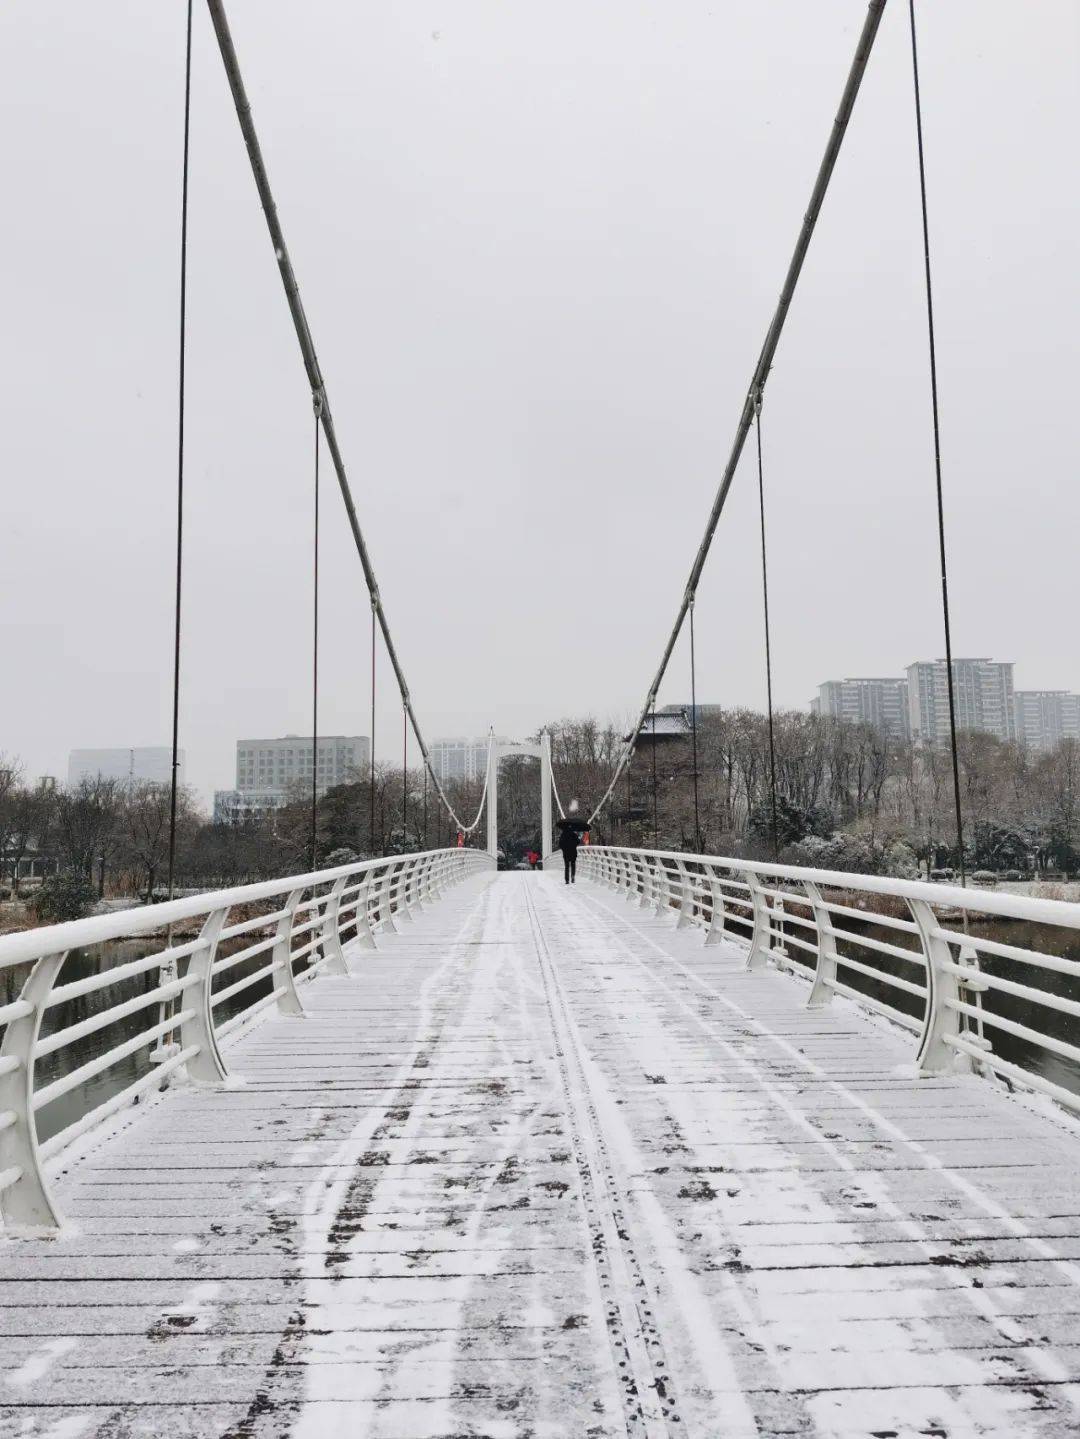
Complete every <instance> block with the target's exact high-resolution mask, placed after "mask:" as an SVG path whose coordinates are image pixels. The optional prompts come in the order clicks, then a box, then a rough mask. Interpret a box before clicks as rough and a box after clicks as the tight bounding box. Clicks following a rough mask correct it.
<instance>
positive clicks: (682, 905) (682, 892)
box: [675, 859, 694, 929]
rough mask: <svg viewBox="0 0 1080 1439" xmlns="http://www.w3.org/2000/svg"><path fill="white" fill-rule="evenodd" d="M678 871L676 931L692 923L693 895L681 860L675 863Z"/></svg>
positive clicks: (688, 875) (687, 872)
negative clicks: (677, 917) (677, 918)
mask: <svg viewBox="0 0 1080 1439" xmlns="http://www.w3.org/2000/svg"><path fill="white" fill-rule="evenodd" d="M675 863H676V865H677V867H678V870H679V920H678V923H677V924H676V926H675V928H676V929H686V927H687V926H688V925H691V924H693V922H694V895H693V891H692V889H691V887H690V873H689V871H688V870H687V868H686V865H685V864H684V863H683V862H682V860H681V859H678V860H676V861H675Z"/></svg>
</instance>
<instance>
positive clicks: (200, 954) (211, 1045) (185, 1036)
mask: <svg viewBox="0 0 1080 1439" xmlns="http://www.w3.org/2000/svg"><path fill="white" fill-rule="evenodd" d="M228 913H229V911H228V909H215V910H213V911H212V912H211V913H210V914H208V915H207V917H206V919H205V921H204V923H203V927H202V929H201V930H200V931H199V947H198V949H197V950H195V952H194V953H193V954H192V956H191V958H190V959H189V960H188V969H187V972H188V974H189V975H193V974H194V975H198V978H199V983H198V984H196V985H192V987H191V988H190V989H188V990H185V991H184V994H183V997H182V999H181V1001H180V1003H181V1006H182V1007H183V1008H184V1009H187V1008H194V1011H195V1012H194V1014H193V1015H192V1017H191V1018H190V1019H185V1020H184V1021H183V1023H182V1024H181V1026H180V1047H181V1049H190V1048H192V1046H195V1047H196V1048H197V1051H198V1052H197V1053H196V1054H193V1055H192V1056H191V1058H190V1059H189V1060H188V1061H187V1066H186V1067H187V1074H188V1078H189V1079H192V1080H194V1081H195V1083H196V1084H220V1083H221V1081H222V1080H223V1079H224V1078H225V1077H226V1075H227V1074H228V1072H229V1071H228V1070H227V1069H226V1067H225V1062H224V1060H223V1059H222V1058H221V1053H220V1051H219V1050H218V1042H217V1035H216V1033H215V1032H214V1007H213V1005H212V1004H211V1003H210V1000H211V997H212V996H211V991H212V989H213V984H214V959H215V958H216V956H217V947H218V936H219V935H220V933H221V931H222V929H223V928H224V925H225V917H226V915H227V914H228Z"/></svg>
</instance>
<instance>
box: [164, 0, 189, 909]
mask: <svg viewBox="0 0 1080 1439" xmlns="http://www.w3.org/2000/svg"><path fill="white" fill-rule="evenodd" d="M193 4H194V0H188V4H187V40H186V48H185V54H184V158H183V163H182V166H181V179H180V372H179V386H178V388H179V394H178V396H177V415H178V418H177V445H176V450H177V455H176V597H175V620H174V626H173V693H172V764H171V767H170V770H169V898H170V899H172V897H173V887H174V884H175V880H176V801H177V791H178V789H179V785H180V613H181V610H180V601H181V593H182V584H183V575H184V414H185V397H186V390H185V382H186V379H187V248H188V172H189V168H190V167H189V161H190V155H191V22H192V10H193Z"/></svg>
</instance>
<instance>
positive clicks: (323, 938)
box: [319, 875, 349, 974]
mask: <svg viewBox="0 0 1080 1439" xmlns="http://www.w3.org/2000/svg"><path fill="white" fill-rule="evenodd" d="M347 880H348V875H342V876H341V878H340V879H336V880H334V883H333V884H332V885H331V886H330V893H329V894H328V895H327V896H326V900H325V903H324V904H323V907H322V916H321V921H320V924H319V943H320V947H321V949H322V952H323V959H324V960H325V961H326V973H327V974H348V972H349V966H348V965H347V964H346V963H345V952H344V950H343V949H342V947H341V927H340V922H339V918H338V916H339V915H340V912H341V891H342V890H343V889H344V888H345V884H346V882H347Z"/></svg>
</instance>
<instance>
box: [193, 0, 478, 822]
mask: <svg viewBox="0 0 1080 1439" xmlns="http://www.w3.org/2000/svg"><path fill="white" fill-rule="evenodd" d="M206 3H207V8H208V9H209V11H210V19H211V20H212V22H213V25H214V33H215V35H216V36H217V42H218V49H219V50H220V51H221V59H222V63H223V64H224V66H225V75H226V78H227V79H228V82H229V89H230V90H231V92H232V98H233V104H234V105H235V107H236V116H237V119H238V120H239V122H240V131H241V134H242V135H243V137H244V144H245V145H246V146H247V152H248V159H249V161H250V162H251V173H252V175H253V176H254V179H255V188H256V189H257V190H258V192H259V200H260V202H261V204H262V208H263V214H264V215H265V216H266V225H267V229H268V230H269V232H270V239H271V242H272V244H273V246H274V255H275V257H276V259H277V263H278V269H279V270H280V272H281V282H282V284H283V285H284V287H285V298H286V300H287V301H288V305H289V312H290V314H291V315H292V320H293V326H294V328H295V330H296V338H297V340H298V341H299V344H300V353H301V354H302V356H303V359H304V368H305V370H306V371H307V377H308V383H309V384H310V386H311V393H312V397H313V398H315V399H318V400H320V401H321V404H322V409H321V415H320V418H321V421H322V431H323V435H324V437H325V439H326V447H327V449H328V450H329V452H330V458H331V460H332V461H333V465H334V470H335V473H336V474H337V480H338V485H339V487H340V489H341V498H342V500H343V501H344V504H345V513H346V515H347V516H348V520H349V527H350V529H351V530H352V535H353V540H354V541H355V543H356V551H357V554H358V555H359V556H360V565H361V567H362V569H363V571H364V579H365V580H366V581H367V587H368V593H369V594H370V595H371V605H372V609H373V611H374V613H375V615H376V617H377V619H378V622H379V627H380V629H381V630H382V635H383V640H384V642H385V644H386V653H387V655H388V656H389V658H390V664H391V666H392V667H393V671H394V675H395V677H396V679H397V683H398V689H399V690H400V692H401V702H402V704H403V705H404V706H405V709H406V712H407V714H408V716H409V720H410V722H411V724H412V727H413V733H414V734H415V735H416V741H417V744H418V745H419V746H420V753H421V754H422V755H423V757H424V764H425V765H426V766H427V771H428V773H429V774H430V775H431V782H432V784H433V785H434V786H435V792H436V794H437V795H438V796H439V798H440V799H441V800H442V802H443V804H444V805H445V806H446V809H447V811H448V812H449V814H450V816H451V818H452V819H453V820H454V822H455V824H456V825H457V826H458V828H459V829H461V830H465V832H466V833H468V829H467V828H466V826H465V825H463V824H462V822H461V820H460V819H459V818H458V816H457V814H456V812H455V810H454V807H453V805H452V804H451V803H450V801H449V799H448V798H447V797H446V792H445V790H444V789H443V787H442V785H441V784H440V783H439V777H438V775H436V773H435V770H434V768H433V766H432V763H431V756H430V754H429V753H428V748H427V745H426V744H425V743H424V737H423V735H422V733H421V731H420V726H419V724H418V723H417V719H416V713H415V711H414V710H413V706H412V700H411V699H410V697H409V687H408V685H407V684H406V682H405V672H404V671H403V669H402V667H401V661H400V660H399V659H398V655H397V651H396V649H395V648H394V641H393V638H392V636H391V634H390V624H389V621H388V620H387V618H386V610H385V608H384V606H383V602H382V599H381V597H380V595H379V585H378V582H377V580H376V578H375V570H374V568H373V566H372V563H371V556H370V554H369V553H368V547H367V542H366V541H365V539H364V532H363V530H362V529H361V528H360V521H359V519H358V517H357V514H356V505H355V504H354V503H353V497H352V491H351V489H350V487H349V480H348V477H347V475H346V473H345V461H344V459H343V458H342V454H341V447H340V445H339V444H338V437H337V430H336V428H335V426H334V417H333V412H332V411H331V409H330V401H329V398H328V396H327V393H326V384H325V382H324V381H323V376H322V371H321V370H320V368H319V360H318V356H317V355H316V353H315V344H314V341H313V340H312V338H311V330H310V328H309V326H308V322H307V316H306V314H305V313H304V306H303V302H302V301H301V299H300V289H299V285H298V283H297V279H296V272H295V270H294V269H293V265H292V261H291V260H290V258H289V251H288V248H287V246H286V244H285V235H284V232H283V231H282V228H281V221H280V220H279V219H278V212H277V206H276V204H275V203H274V194H273V191H272V190H271V188H270V179H269V176H268V174H267V171H266V164H265V161H264V160H263V154H262V148H261V146H260V144H259V137H258V135H257V133H256V131H255V123H254V121H253V120H252V117H251V102H250V101H249V100H248V97H247V91H246V90H245V88H244V81H243V77H242V75H241V74H240V62H239V60H238V59H237V55H236V46H235V45H234V44H233V38H232V33H231V31H230V29H229V22H228V19H227V17H226V15H225V6H224V4H223V0H206ZM473 828H475V825H474V826H473Z"/></svg>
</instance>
